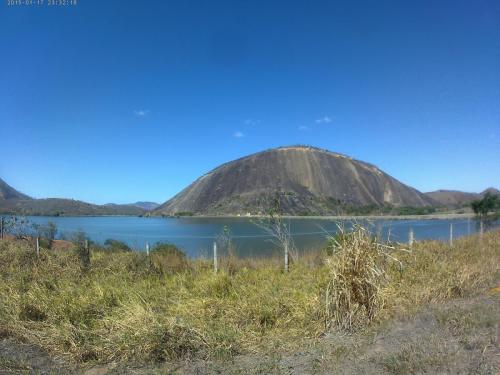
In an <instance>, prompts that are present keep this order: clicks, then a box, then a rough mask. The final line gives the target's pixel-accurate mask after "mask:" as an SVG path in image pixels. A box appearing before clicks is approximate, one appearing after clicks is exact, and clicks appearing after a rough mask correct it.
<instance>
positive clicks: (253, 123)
mask: <svg viewBox="0 0 500 375" xmlns="http://www.w3.org/2000/svg"><path fill="white" fill-rule="evenodd" d="M243 123H244V124H245V125H251V126H255V125H259V124H260V120H254V119H251V118H249V119H246V120H245V121H243Z"/></svg>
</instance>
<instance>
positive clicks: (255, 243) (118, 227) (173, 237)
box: [27, 216, 500, 257]
mask: <svg viewBox="0 0 500 375" xmlns="http://www.w3.org/2000/svg"><path fill="white" fill-rule="evenodd" d="M27 219H28V220H29V221H30V222H32V223H36V224H42V225H43V224H47V223H48V222H50V221H51V222H54V223H55V224H56V225H57V229H58V238H61V237H62V238H68V239H70V238H71V237H72V236H73V235H74V234H75V233H76V232H78V231H83V232H85V233H86V234H87V235H88V236H89V238H90V239H92V240H93V241H96V242H99V243H103V242H104V241H105V240H106V239H108V238H113V239H117V240H120V241H124V242H126V243H127V244H128V245H129V246H131V247H132V248H134V249H136V250H142V251H144V249H145V246H146V243H149V244H151V245H153V244H154V243H156V242H170V243H173V244H175V245H177V246H178V247H180V248H182V249H183V250H184V251H185V252H186V253H187V254H188V255H189V256H191V257H198V256H204V255H208V254H210V253H211V249H212V244H213V241H214V240H215V239H216V238H217V236H219V235H220V234H221V233H222V232H223V230H224V227H227V228H229V231H230V233H231V237H232V241H233V243H234V244H235V245H236V250H237V253H238V255H240V256H265V255H271V254H273V253H274V252H276V251H277V248H276V246H275V245H274V244H273V243H272V238H271V237H270V236H269V235H268V234H267V233H266V232H265V230H263V229H262V228H260V227H259V226H258V225H257V224H256V221H257V220H258V219H250V218H146V217H111V216H104V217H41V216H33V217H27ZM338 222H339V221H338V220H337V221H333V220H327V219H305V218H293V219H286V223H287V224H288V225H289V226H290V231H291V233H292V236H293V241H294V244H295V246H296V248H297V249H298V250H299V251H307V250H311V249H315V248H319V247H321V246H323V245H324V244H325V243H326V238H327V236H328V235H329V234H333V233H335V232H336V230H337V223H338ZM344 223H345V225H346V226H349V225H350V223H352V222H351V221H345V222H344ZM361 223H365V224H366V225H367V226H368V227H369V228H371V231H372V232H373V233H382V236H383V237H384V238H387V236H388V234H389V233H390V236H391V239H392V240H395V241H400V242H407V241H408V232H409V229H410V228H413V231H414V236H415V239H417V240H421V239H439V240H446V241H447V240H448V238H449V230H450V224H451V223H453V235H454V238H458V237H460V236H464V235H467V234H469V233H475V232H477V231H478V230H479V228H478V225H477V222H476V221H475V220H473V219H470V220H469V219H450V220H448V219H447V220H428V219H427V220H417V219H415V220H387V219H377V220H370V221H369V222H366V221H365V222H361ZM494 225H495V226H497V227H499V226H500V223H499V222H498V221H497V222H496V223H495V224H494Z"/></svg>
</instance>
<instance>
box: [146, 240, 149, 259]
mask: <svg viewBox="0 0 500 375" xmlns="http://www.w3.org/2000/svg"><path fill="white" fill-rule="evenodd" d="M146 255H147V256H149V243H148V242H146Z"/></svg>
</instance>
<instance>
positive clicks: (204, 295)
mask: <svg viewBox="0 0 500 375" xmlns="http://www.w3.org/2000/svg"><path fill="white" fill-rule="evenodd" d="M499 243H500V231H495V232H490V233H486V234H485V235H484V238H483V241H482V243H480V242H479V239H478V237H476V236H472V237H469V238H464V239H460V240H457V241H455V242H454V246H453V248H450V247H449V246H448V245H447V244H445V243H441V242H418V243H416V244H415V245H414V247H413V250H412V252H411V253H409V252H405V251H401V249H402V248H399V247H397V246H396V247H395V248H393V249H388V248H386V247H384V246H385V245H383V244H378V243H376V242H375V241H374V240H373V239H372V238H371V237H370V236H369V235H368V233H367V232H366V231H364V230H363V229H362V228H357V229H356V230H355V231H354V232H353V233H344V235H343V236H340V237H337V238H336V239H335V240H334V241H332V243H331V244H330V248H329V249H327V250H328V251H325V252H321V253H319V252H318V253H311V254H308V255H304V256H301V258H300V260H299V261H298V262H296V263H294V264H293V265H292V266H291V267H290V272H289V273H284V272H283V270H282V260H281V259H280V258H271V259H256V260H252V259H237V258H232V259H231V260H230V262H227V263H225V262H221V270H220V272H219V273H217V274H214V272H213V270H212V266H211V263H210V262H209V261H204V260H188V259H173V258H172V257H175V252H170V251H167V252H166V253H165V254H163V255H162V254H161V253H158V254H155V255H154V259H152V258H151V257H149V258H148V257H147V256H146V255H145V254H137V253H133V252H127V251H114V252H112V253H110V252H106V251H93V252H92V254H91V260H90V267H89V269H87V270H82V267H81V266H80V260H79V258H78V255H77V253H75V252H74V251H62V250H61V251H57V250H49V249H42V250H41V253H40V258H37V257H36V255H35V254H34V250H33V246H32V245H31V244H29V243H27V242H23V241H0V332H2V334H3V335H12V336H16V337H19V338H21V339H23V340H26V341H27V342H30V343H33V344H36V345H39V346H41V347H42V348H43V349H45V350H47V351H49V352H50V353H52V354H54V355H62V356H66V357H68V358H71V359H73V360H74V361H77V362H83V363H86V362H102V363H105V362H110V361H116V362H119V361H129V360H134V361H164V360H173V359H178V358H186V357H193V356H195V357H199V358H228V357H232V356H234V355H236V354H238V353H245V352H266V351H270V350H273V351H279V350H285V349H291V348H295V347H303V346H304V345H306V344H308V343H311V342H313V341H314V339H316V338H318V337H320V336H321V335H322V334H323V333H324V332H325V322H328V327H327V328H328V329H351V330H352V329H357V328H359V327H363V326H366V324H368V323H370V321H372V322H373V321H375V322H376V321H381V320H383V319H385V318H387V317H390V316H391V315H393V314H395V313H399V312H405V313H410V312H412V311H413V310H415V309H416V308H418V307H419V306H422V305H425V304H427V303H433V302H440V301H443V300H446V299H450V298H455V297H467V296H471V295H474V294H477V293H482V292H484V291H485V290H487V289H488V288H489V287H491V286H494V285H495V284H496V283H498V282H499V263H500V262H499V255H500V248H499ZM163 256H165V257H170V258H169V259H170V261H166V260H165V259H166V258H165V259H164V258H163ZM392 258H397V259H398V261H395V260H394V259H392ZM174 260H175V262H174ZM172 264H174V265H175V267H172Z"/></svg>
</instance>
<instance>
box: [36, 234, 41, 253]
mask: <svg viewBox="0 0 500 375" xmlns="http://www.w3.org/2000/svg"><path fill="white" fill-rule="evenodd" d="M36 257H37V258H40V242H39V241H38V237H37V238H36Z"/></svg>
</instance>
